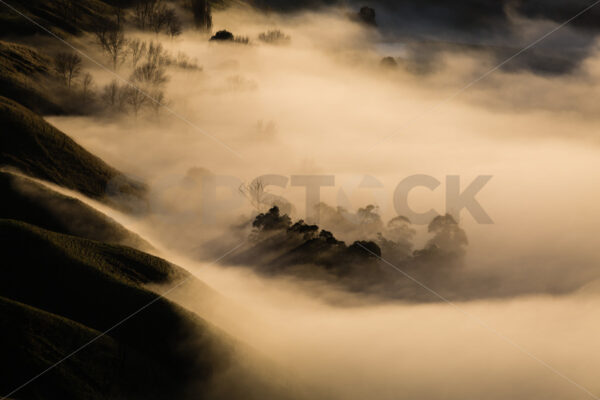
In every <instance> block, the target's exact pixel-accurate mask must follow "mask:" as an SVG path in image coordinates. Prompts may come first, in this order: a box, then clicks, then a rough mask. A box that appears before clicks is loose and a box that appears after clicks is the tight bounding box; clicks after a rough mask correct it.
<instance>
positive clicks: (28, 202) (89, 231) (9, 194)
mask: <svg viewBox="0 0 600 400" xmlns="http://www.w3.org/2000/svg"><path fill="white" fill-rule="evenodd" d="M0 192H1V193H2V196H0V218H7V219H14V220H19V221H23V222H27V223H30V224H33V225H36V226H38V227H41V228H44V229H48V230H51V231H54V232H59V233H65V234H69V235H73V236H79V237H82V238H86V239H92V240H97V241H101V242H106V243H112V244H120V245H124V246H130V247H134V248H137V249H140V250H150V249H151V248H152V246H151V245H150V244H149V243H148V242H146V241H145V240H143V239H142V238H141V237H139V236H138V235H137V234H135V233H133V232H130V231H128V230H127V229H125V228H124V227H123V226H121V225H120V224H118V223H117V222H115V221H114V220H112V219H111V218H109V217H107V216H106V215H104V214H102V213H100V212H98V211H96V210H94V209H93V208H91V207H89V206H87V205H86V204H84V203H83V202H81V201H79V200H77V199H74V198H71V197H67V196H63V195H61V194H60V193H57V192H55V191H53V190H50V189H48V188H46V187H44V186H43V185H41V184H39V183H37V182H35V181H33V180H30V179H28V178H25V177H22V176H18V175H14V174H11V173H8V172H2V171H0Z"/></svg>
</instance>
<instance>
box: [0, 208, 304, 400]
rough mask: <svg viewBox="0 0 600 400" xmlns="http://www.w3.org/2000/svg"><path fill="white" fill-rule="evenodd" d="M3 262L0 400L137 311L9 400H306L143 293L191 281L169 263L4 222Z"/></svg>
mask: <svg viewBox="0 0 600 400" xmlns="http://www.w3.org/2000/svg"><path fill="white" fill-rule="evenodd" d="M32 249H34V251H32ZM0 254H2V257H3V262H2V264H0V275H1V276H2V279H0V313H1V315H2V319H0V354H2V355H3V361H4V362H3V363H2V365H1V366H0V394H2V395H4V394H8V393H10V392H11V391H12V390H13V389H15V388H16V387H18V386H19V385H20V384H22V383H24V382H25V381H27V380H28V379H30V378H31V377H32V376H35V375H36V374H37V373H39V372H41V371H43V370H45V369H46V368H47V367H49V366H51V365H53V364H54V363H55V362H57V361H59V360H61V359H62V358H64V357H65V356H67V355H69V354H70V353H71V352H72V351H73V350H75V349H78V348H79V347H81V346H82V345H84V344H86V343H88V342H89V341H90V340H91V339H93V338H95V337H97V336H98V334H99V333H100V332H104V331H106V330H108V329H110V328H111V327H113V326H114V325H115V324H117V323H119V322H120V321H123V320H124V319H125V318H128V317H129V316H131V315H132V314H133V313H135V312H136V311H138V310H140V309H142V311H141V312H139V313H137V314H135V315H134V316H133V317H131V318H129V319H127V320H126V322H124V323H123V324H121V325H118V326H117V327H116V328H115V329H114V330H110V332H108V333H107V334H106V335H105V336H103V337H102V338H101V339H100V340H98V341H95V342H94V343H93V345H91V346H89V347H86V348H85V349H84V350H82V351H81V352H80V353H77V354H76V355H75V356H74V357H72V358H69V359H68V361H66V362H64V363H62V364H60V366H59V367H58V368H56V369H53V370H52V371H51V372H50V373H48V374H47V375H44V376H43V377H42V378H40V379H39V380H35V381H34V382H32V383H31V384H30V385H28V386H27V387H26V389H24V390H23V391H20V392H19V393H17V394H16V395H15V396H13V397H14V398H16V399H28V400H29V399H48V398H52V399H55V398H56V399H58V398H60V399H63V400H64V399H128V400H135V399H178V400H180V399H211V400H220V399H239V398H245V399H256V400H259V399H264V398H268V399H299V398H307V397H305V393H304V391H303V390H302V389H300V388H299V387H298V386H297V385H290V384H289V383H288V382H289V378H288V377H284V376H282V374H281V371H279V370H278V369H276V368H275V367H274V366H273V365H271V364H270V363H268V362H265V361H264V360H261V357H260V356H257V355H256V354H255V353H254V352H253V351H252V350H251V349H248V348H247V347H246V346H244V345H242V344H240V343H238V342H236V341H234V340H232V339H230V338H229V337H228V336H227V335H226V334H225V333H223V332H222V331H220V330H219V329H217V328H215V327H214V326H212V325H211V324H209V323H207V322H206V321H204V320H203V319H201V318H199V317H198V316H196V315H195V314H193V313H191V312H189V311H187V310H185V309H183V308H181V307H179V306H177V305H175V304H173V303H171V302H170V301H168V300H166V299H164V298H159V297H158V295H157V294H156V293H153V292H151V291H149V290H147V289H145V284H148V283H165V284H171V285H172V284H174V283H175V282H181V279H184V278H186V277H188V275H187V274H186V273H185V272H184V271H182V270H180V269H178V268H177V267H174V266H172V265H171V264H169V263H167V262H165V261H164V260H161V259H159V258H156V257H153V256H150V255H148V254H145V253H142V252H139V251H136V250H133V249H131V248H127V247H121V246H115V245H108V244H105V243H100V242H94V241H91V240H86V239H81V238H77V237H74V236H67V235H62V234H58V233H55V232H50V231H46V230H43V229H40V228H37V227H34V226H32V225H29V224H26V223H23V222H19V221H14V220H7V219H0ZM191 283H192V284H193V285H194V286H193V287H194V290H201V291H204V289H205V288H206V287H205V286H203V285H201V284H199V282H197V281H195V280H194V279H191ZM206 289H207V290H210V289H208V288H206ZM198 294H199V295H200V296H199V297H202V296H206V297H210V296H211V294H210V293H208V294H207V293H198ZM213 295H214V294H213ZM150 302H153V303H152V304H151V305H150V306H148V304H150ZM145 306H147V307H146V308H143V307H145ZM6 360H9V361H8V362H6ZM259 367H260V368H259ZM267 371H268V372H267Z"/></svg>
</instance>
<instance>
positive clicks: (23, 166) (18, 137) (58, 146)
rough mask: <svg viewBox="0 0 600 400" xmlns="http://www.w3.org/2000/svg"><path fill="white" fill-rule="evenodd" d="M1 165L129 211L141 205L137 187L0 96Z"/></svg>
mask: <svg viewBox="0 0 600 400" xmlns="http://www.w3.org/2000/svg"><path fill="white" fill-rule="evenodd" d="M0 126H2V128H3V129H2V131H1V132H0V166H10V167H13V168H16V169H18V170H19V171H21V172H23V173H24V174H27V175H30V176H34V177H37V178H40V179H44V180H47V181H50V182H52V183H55V184H57V185H60V186H63V187H66V188H68V189H73V190H76V191H79V192H81V193H83V194H84V195H86V196H88V197H91V198H94V199H98V200H100V201H104V202H107V203H109V204H111V205H114V206H118V207H120V208H125V209H130V210H131V209H134V208H139V207H140V206H141V203H140V202H141V199H142V198H143V196H144V194H145V191H146V187H145V186H144V185H143V184H141V183H139V182H135V181H133V180H131V179H129V178H127V177H125V176H124V175H123V174H121V173H120V172H119V171H117V170H116V169H114V168H112V167H110V166H109V165H108V164H106V163H105V162H104V161H102V160H101V159H100V158H98V157H96V156H94V155H93V154H91V153H90V152H88V151H87V150H85V149H84V148H83V147H81V146H80V145H78V144H77V143H76V142H75V141H74V140H73V139H71V138H69V137H68V136H67V135H65V134H64V133H62V132H61V131H59V130H58V129H56V128H54V127H53V126H52V125H50V124H49V123H48V122H46V121H45V120H44V119H43V118H42V117H40V116H39V115H36V114H35V113H33V112H32V111H30V110H28V109H26V108H25V107H23V106H22V105H20V104H18V103H16V102H15V101H13V100H10V99H7V98H5V97H0Z"/></svg>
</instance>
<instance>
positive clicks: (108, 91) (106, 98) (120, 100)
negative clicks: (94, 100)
mask: <svg viewBox="0 0 600 400" xmlns="http://www.w3.org/2000/svg"><path fill="white" fill-rule="evenodd" d="M125 94H126V93H125V90H124V89H123V87H121V86H119V83H118V82H117V80H116V79H114V80H112V81H111V82H110V83H109V84H108V85H106V86H104V89H103V90H102V95H101V98H102V101H103V102H104V104H105V105H106V106H107V107H108V108H110V109H113V110H119V111H123V109H124V106H125Z"/></svg>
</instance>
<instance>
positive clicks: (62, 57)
mask: <svg viewBox="0 0 600 400" xmlns="http://www.w3.org/2000/svg"><path fill="white" fill-rule="evenodd" d="M55 64H56V70H57V71H58V73H59V74H60V75H61V76H62V77H63V79H64V81H65V83H66V84H67V86H68V87H69V88H70V87H71V83H72V82H73V79H75V78H76V77H77V76H79V73H80V72H81V57H79V55H77V54H76V53H58V54H57V55H56V59H55Z"/></svg>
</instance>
